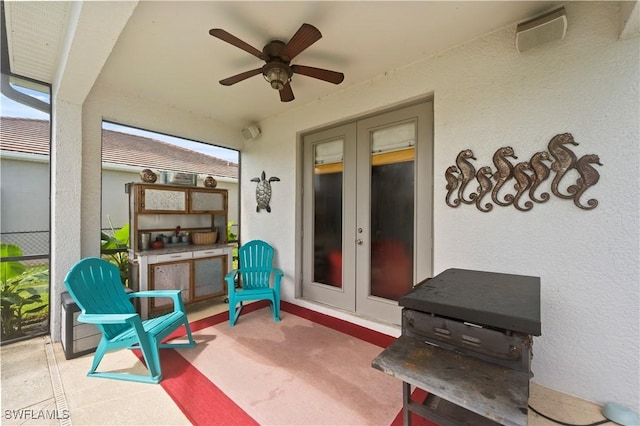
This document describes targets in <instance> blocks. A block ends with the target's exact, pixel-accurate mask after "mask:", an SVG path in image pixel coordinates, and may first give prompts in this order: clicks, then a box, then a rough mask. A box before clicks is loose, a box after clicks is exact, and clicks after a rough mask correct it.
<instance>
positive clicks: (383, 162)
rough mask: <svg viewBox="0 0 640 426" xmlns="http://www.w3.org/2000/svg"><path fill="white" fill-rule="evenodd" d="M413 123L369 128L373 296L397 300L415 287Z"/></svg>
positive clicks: (414, 133) (371, 289) (371, 291)
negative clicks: (372, 129)
mask: <svg viewBox="0 0 640 426" xmlns="http://www.w3.org/2000/svg"><path fill="white" fill-rule="evenodd" d="M415 135H416V125H415V122H409V123H403V124H399V125H394V126H391V127H387V128H382V129H378V130H374V131H372V132H371V168H370V170H371V176H370V178H371V197H370V198H371V206H370V207H371V208H370V213H371V217H370V220H371V222H370V224H371V225H370V226H371V256H370V262H371V263H370V265H371V287H370V295H372V296H377V297H383V298H385V299H391V300H396V301H397V300H398V299H399V298H400V297H401V296H403V295H405V294H406V293H408V292H409V291H410V290H411V287H412V286H413V234H414V232H413V223H414V219H413V216H414V151H415V149H414V146H415Z"/></svg>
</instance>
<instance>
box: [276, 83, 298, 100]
mask: <svg viewBox="0 0 640 426" xmlns="http://www.w3.org/2000/svg"><path fill="white" fill-rule="evenodd" d="M294 99H295V97H294V96H293V89H292V88H291V84H290V83H287V84H285V85H284V87H283V88H282V89H280V100H281V101H282V102H291V101H292V100H294Z"/></svg>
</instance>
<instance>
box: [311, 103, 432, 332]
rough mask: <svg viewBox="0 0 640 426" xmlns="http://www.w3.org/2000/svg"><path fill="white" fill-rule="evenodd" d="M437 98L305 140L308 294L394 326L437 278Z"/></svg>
mask: <svg viewBox="0 0 640 426" xmlns="http://www.w3.org/2000/svg"><path fill="white" fill-rule="evenodd" d="M432 120H433V104H432V102H423V103H420V104H417V105H412V106H408V107H404V108H402V109H398V110H394V111H390V112H386V113H382V114H379V115H376V116H373V117H368V118H364V119H361V120H358V121H357V122H353V123H348V124H344V125H341V126H337V127H333V128H330V129H326V130H322V131H319V132H314V133H312V134H308V135H306V136H305V137H304V139H303V143H304V147H303V149H304V179H303V262H302V266H303V274H302V277H303V283H302V295H303V297H304V298H307V299H310V300H314V301H318V302H321V303H324V304H328V305H331V306H334V307H337V308H340V309H343V310H346V311H350V312H354V313H358V314H362V315H365V316H367V317H370V318H374V319H378V320H381V321H385V322H391V323H395V324H399V323H400V308H399V306H398V303H397V301H398V299H399V298H400V297H401V296H402V295H404V294H406V293H407V292H409V291H410V290H411V288H412V287H413V285H415V283H417V282H419V281H421V280H422V279H424V278H427V277H429V276H431V272H432V255H431V246H432V244H431V240H432V234H431V231H432V229H431V224H432V205H431V203H432V188H433V182H432V176H433V173H432V170H433V164H432V151H433V149H432V146H433V142H432V140H433V138H432V134H433V130H432V127H433V125H432Z"/></svg>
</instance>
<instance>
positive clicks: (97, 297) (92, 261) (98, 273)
mask: <svg viewBox="0 0 640 426" xmlns="http://www.w3.org/2000/svg"><path fill="white" fill-rule="evenodd" d="M64 283H65V285H66V287H67V290H68V291H69V294H70V295H71V297H73V299H74V300H75V302H76V303H77V304H78V307H79V308H80V309H81V311H82V313H84V314H132V313H135V312H136V311H135V308H134V307H133V304H132V303H131V301H130V300H129V296H128V295H127V293H126V292H125V290H124V286H123V285H122V280H121V279H120V271H119V270H118V267H117V266H115V265H114V264H112V263H110V262H108V261H106V260H104V259H100V258H97V257H89V258H85V259H82V260H81V261H80V262H78V263H76V264H75V265H74V266H73V267H72V268H71V270H70V271H69V273H68V274H67V276H66V278H65V280H64ZM97 327H98V328H100V330H101V331H102V332H103V333H104V334H105V336H106V337H107V338H111V337H113V336H115V335H117V334H118V333H120V332H121V331H122V330H123V329H126V328H129V326H127V325H126V324H125V325H119V324H115V325H112V324H105V325H97Z"/></svg>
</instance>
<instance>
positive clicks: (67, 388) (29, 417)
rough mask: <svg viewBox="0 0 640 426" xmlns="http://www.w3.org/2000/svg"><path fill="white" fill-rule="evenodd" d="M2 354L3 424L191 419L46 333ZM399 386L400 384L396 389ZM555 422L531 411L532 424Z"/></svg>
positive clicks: (572, 409) (569, 409)
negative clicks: (106, 375) (100, 372)
mask: <svg viewBox="0 0 640 426" xmlns="http://www.w3.org/2000/svg"><path fill="white" fill-rule="evenodd" d="M226 309H227V305H226V304H224V302H223V300H222V299H220V300H217V301H216V302H215V303H210V304H207V306H204V307H203V306H200V307H196V308H195V309H194V308H190V309H189V319H190V320H191V321H195V320H198V319H200V318H205V317H207V316H210V315H213V314H215V313H218V312H221V311H224V310H226ZM0 355H1V358H0V362H1V367H2V384H1V388H0V390H1V392H2V407H1V408H2V409H1V415H2V417H1V419H0V423H1V424H2V425H58V424H61V425H69V424H74V425H188V424H189V421H188V420H187V418H186V417H185V416H184V414H182V412H181V411H180V409H179V408H178V407H177V406H176V405H175V404H174V402H173V401H172V400H171V398H169V396H168V395H167V394H166V393H165V392H164V390H163V389H162V387H161V386H157V385H148V384H140V383H133V382H126V381H120V380H106V379H97V378H88V377H87V376H86V372H87V371H88V370H89V368H90V365H91V361H92V354H90V355H85V356H82V357H78V358H75V359H70V360H67V359H65V357H64V353H63V351H62V346H61V345H60V343H51V341H50V339H49V337H48V336H45V337H38V338H34V339H30V340H27V341H23V342H19V343H15V344H9V345H5V346H2V348H1V353H0ZM102 365H103V367H104V368H105V369H123V370H128V371H129V370H131V371H136V370H137V371H142V370H144V367H143V366H142V364H141V363H140V362H139V361H138V360H137V358H136V357H134V356H132V355H131V353H129V351H128V350H122V351H118V352H117V353H111V354H109V355H108V356H106V357H105V358H104V360H103V364H102ZM400 389H401V388H400V385H398V392H400ZM529 403H530V404H531V405H532V406H533V407H535V408H536V409H538V410H539V411H542V412H544V413H546V414H548V415H551V416H553V417H554V418H557V419H559V420H561V421H564V422H567V423H573V424H586V423H592V422H595V421H598V420H602V419H603V417H602V415H601V413H600V410H601V408H600V407H599V406H597V405H596V404H592V403H589V402H586V401H582V400H579V399H577V398H573V397H571V396H568V395H564V394H561V393H558V392H555V391H553V390H550V389H547V388H544V387H542V386H538V385H536V384H532V385H531V397H530V401H529ZM52 416H53V417H54V418H43V417H52ZM56 416H57V417H58V418H55V417H56ZM554 424H555V423H553V422H551V421H549V420H546V419H543V418H542V417H540V416H538V415H536V414H534V413H532V412H531V411H530V413H529V425H554ZM612 424H613V423H612Z"/></svg>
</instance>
